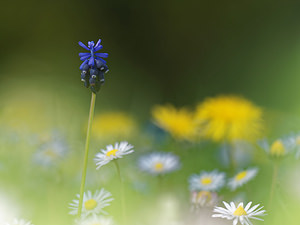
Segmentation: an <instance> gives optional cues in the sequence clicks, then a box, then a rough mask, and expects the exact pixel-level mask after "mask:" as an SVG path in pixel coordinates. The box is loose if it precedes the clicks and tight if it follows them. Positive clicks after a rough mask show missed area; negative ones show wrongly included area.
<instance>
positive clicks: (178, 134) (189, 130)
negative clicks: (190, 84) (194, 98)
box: [152, 105, 196, 140]
mask: <svg viewBox="0 0 300 225" xmlns="http://www.w3.org/2000/svg"><path fill="white" fill-rule="evenodd" d="M152 116H153V118H154V122H155V124H156V125H157V126H159V127H160V128H162V129H164V130H165V131H167V132H169V133H170V134H171V135H172V136H173V137H174V138H175V139H179V140H193V139H195V137H196V123H195V120H194V113H192V112H191V111H189V110H187V109H186V108H180V109H176V108H175V107H174V106H172V105H165V106H156V107H154V108H153V110H152Z"/></svg>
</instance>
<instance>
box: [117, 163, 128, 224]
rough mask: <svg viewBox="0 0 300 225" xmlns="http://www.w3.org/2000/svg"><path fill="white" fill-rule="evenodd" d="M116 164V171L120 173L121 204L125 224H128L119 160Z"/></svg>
mask: <svg viewBox="0 0 300 225" xmlns="http://www.w3.org/2000/svg"><path fill="white" fill-rule="evenodd" d="M114 163H115V166H116V170H117V173H118V177H119V180H120V192H121V204H122V219H123V224H127V218H126V204H125V193H124V183H123V180H122V176H121V170H120V166H119V163H118V160H117V159H115V160H114Z"/></svg>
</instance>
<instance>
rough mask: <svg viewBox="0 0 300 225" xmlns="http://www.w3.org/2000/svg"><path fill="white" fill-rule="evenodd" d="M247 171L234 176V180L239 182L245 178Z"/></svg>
mask: <svg viewBox="0 0 300 225" xmlns="http://www.w3.org/2000/svg"><path fill="white" fill-rule="evenodd" d="M246 175H247V171H242V172H240V173H238V174H237V175H236V176H235V180H237V181H239V180H242V179H244V178H245V177H246Z"/></svg>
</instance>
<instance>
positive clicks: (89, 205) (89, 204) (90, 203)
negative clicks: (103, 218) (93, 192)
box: [84, 199, 97, 210]
mask: <svg viewBox="0 0 300 225" xmlns="http://www.w3.org/2000/svg"><path fill="white" fill-rule="evenodd" d="M96 206H97V201H96V200H95V199H89V200H87V201H85V202H84V208H85V209H86V210H92V209H94V208H96Z"/></svg>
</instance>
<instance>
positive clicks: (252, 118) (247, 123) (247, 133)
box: [196, 96, 263, 142]
mask: <svg viewBox="0 0 300 225" xmlns="http://www.w3.org/2000/svg"><path fill="white" fill-rule="evenodd" d="M196 119H197V122H198V123H199V124H200V128H201V129H200V130H201V134H202V135H203V136H205V137H206V138H210V139H212V140H214V141H229V142H232V141H235V140H247V141H251V140H255V139H256V138H257V137H259V136H260V133H261V130H262V127H263V125H262V110H261V109H260V108H259V107H257V106H255V105H254V104H252V103H251V102H250V101H248V100H246V99H244V98H241V97H237V96H219V97H215V98H208V99H207V100H205V101H204V102H203V103H201V104H199V105H198V107H197V110H196Z"/></svg>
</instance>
